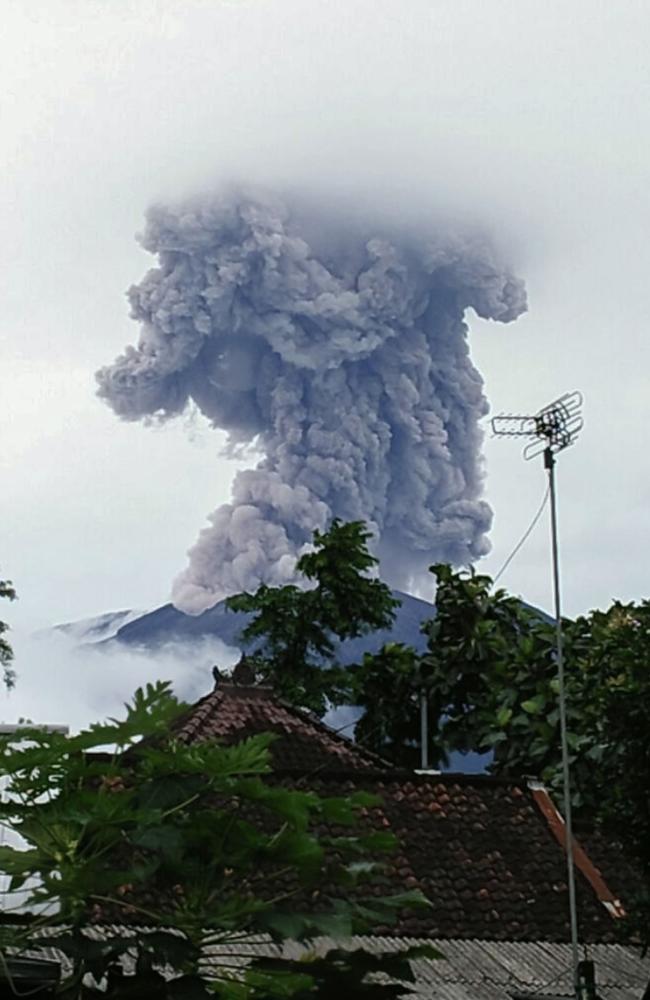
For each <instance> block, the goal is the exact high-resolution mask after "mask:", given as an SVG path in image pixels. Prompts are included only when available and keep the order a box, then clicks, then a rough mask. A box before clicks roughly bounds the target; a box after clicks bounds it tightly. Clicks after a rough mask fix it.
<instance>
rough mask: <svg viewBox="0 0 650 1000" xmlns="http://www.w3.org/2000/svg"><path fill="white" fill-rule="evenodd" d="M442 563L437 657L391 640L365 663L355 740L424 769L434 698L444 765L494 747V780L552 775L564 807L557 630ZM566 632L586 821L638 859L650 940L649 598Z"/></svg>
mask: <svg viewBox="0 0 650 1000" xmlns="http://www.w3.org/2000/svg"><path fill="white" fill-rule="evenodd" d="M431 569H432V572H433V573H434V574H435V576H436V578H437V584H438V587H437V594H436V615H435V618H434V619H433V620H432V621H430V622H427V623H426V624H425V625H424V626H423V631H424V632H425V634H426V635H427V639H428V642H427V651H426V653H425V654H424V655H423V656H417V655H416V654H415V653H414V652H413V650H409V649H405V648H403V647H399V646H392V647H391V646H387V647H385V648H384V649H383V650H382V651H381V653H380V654H379V655H378V656H372V657H371V656H368V657H366V658H365V661H364V664H363V665H362V668H361V670H360V671H359V673H358V675H357V689H358V699H357V700H358V702H359V703H360V704H362V705H363V706H364V707H365V709H366V714H365V715H364V717H363V718H362V719H361V721H360V722H359V723H358V725H357V738H358V739H361V740H363V741H364V742H365V743H366V745H369V746H371V747H372V749H374V750H375V751H377V752H378V753H381V754H383V755H384V756H388V757H389V758H391V759H393V760H395V761H396V762H397V763H405V764H410V765H416V764H417V760H418V755H419V738H420V735H419V712H418V701H419V697H420V693H421V692H422V691H425V692H426V694H427V698H428V708H429V733H430V738H431V746H430V753H431V756H432V758H434V759H435V757H436V756H437V757H438V759H440V760H445V758H446V757H447V755H448V754H449V753H450V752H452V751H475V752H481V751H486V750H492V751H494V757H493V763H492V765H491V768H490V769H491V770H492V771H493V772H495V773H498V774H501V775H506V774H512V775H515V776H518V777H519V776H521V775H526V774H527V775H535V776H537V777H540V778H542V779H543V780H544V781H545V783H546V784H547V785H548V786H549V788H550V789H551V791H552V792H553V793H554V795H555V797H556V799H558V801H561V798H562V777H561V775H562V769H561V756H560V718H559V706H558V679H557V663H556V658H555V639H556V637H555V624H554V623H553V622H551V621H549V620H548V619H546V618H544V617H543V616H541V615H540V614H539V613H537V612H534V611H532V610H531V609H529V608H527V607H526V606H525V605H523V604H522V603H521V602H520V601H518V600H516V599H515V598H513V597H511V596H509V595H507V594H506V592H505V591H503V590H493V589H492V581H491V579H490V577H489V576H481V575H479V574H477V573H476V572H475V571H474V570H468V571H462V572H454V571H452V570H451V569H450V567H449V566H445V565H436V566H433V567H432V568H431ZM563 636H564V651H565V661H566V662H565V685H566V704H567V729H568V744H569V760H570V765H571V782H572V799H573V805H574V810H575V815H576V819H577V821H578V823H580V822H583V823H588V824H590V825H594V824H595V825H599V826H601V827H602V828H603V829H604V830H605V831H606V832H607V834H608V836H609V837H610V839H611V838H613V839H614V840H615V841H618V842H619V843H620V844H621V845H622V847H623V849H624V852H625V854H626V855H627V857H628V858H631V859H633V860H634V862H635V864H636V865H637V868H638V871H639V874H640V875H641V879H640V881H639V887H640V891H639V900H638V901H637V906H636V918H637V926H638V928H639V929H640V932H641V933H642V934H643V935H644V936H645V937H646V939H647V940H650V902H648V901H649V900H650V740H648V733H650V601H642V602H640V603H638V604H634V603H631V604H622V603H620V602H618V601H616V602H614V603H613V604H612V606H611V607H610V608H609V609H608V610H607V611H593V612H591V613H590V614H588V615H585V616H582V617H580V618H578V619H577V620H576V621H571V620H568V619H565V620H564V621H563Z"/></svg>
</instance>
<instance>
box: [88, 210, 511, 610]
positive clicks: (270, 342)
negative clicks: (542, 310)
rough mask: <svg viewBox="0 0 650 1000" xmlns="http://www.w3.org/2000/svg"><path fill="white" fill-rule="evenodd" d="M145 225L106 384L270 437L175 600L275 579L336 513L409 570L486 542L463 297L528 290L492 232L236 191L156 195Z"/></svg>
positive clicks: (210, 597) (205, 598)
mask: <svg viewBox="0 0 650 1000" xmlns="http://www.w3.org/2000/svg"><path fill="white" fill-rule="evenodd" d="M142 243H143V245H144V247H145V248H146V249H147V250H149V251H151V252H152V253H154V254H157V255H158V266H157V267H156V268H154V269H153V270H151V271H149V272H148V274H147V275H146V276H145V278H144V279H143V281H142V282H141V283H140V284H139V285H136V286H135V287H133V288H132V289H131V291H130V293H129V294H130V300H131V305H132V315H133V317H134V318H135V319H136V320H138V321H139V322H140V323H141V324H142V327H141V334H140V338H139V342H138V345H137V347H127V348H126V350H125V352H124V353H123V354H122V355H121V356H120V357H119V358H117V360H116V361H115V362H114V363H113V364H112V365H109V366H108V367H106V368H103V369H102V370H101V371H100V372H99V373H98V376H97V377H98V380H99V393H100V395H101V396H102V397H103V398H104V399H105V400H106V401H107V402H108V403H109V404H110V406H111V407H112V408H113V410H114V411H115V412H116V413H117V414H118V416H120V417H122V418H124V419H126V420H138V419H142V418H148V417H151V416H156V417H157V418H159V419H169V418H172V417H174V416H176V415H178V414H180V413H181V412H182V411H183V410H184V409H185V408H186V407H187V406H188V405H190V404H191V402H192V401H193V402H194V404H196V406H198V408H199V410H200V411H201V412H202V413H203V414H204V415H205V416H206V417H207V419H208V420H209V421H210V422H211V423H212V424H213V425H214V426H215V427H218V428H222V429H224V430H226V431H227V432H228V434H229V438H230V440H231V442H233V443H234V444H236V443H241V442H253V443H254V445H255V447H256V448H257V449H259V451H260V452H261V453H262V456H263V457H262V458H261V460H260V461H259V463H258V465H257V466H256V468H254V469H251V470H248V471H243V472H239V473H238V474H237V476H236V478H235V480H234V483H233V488H232V501H231V503H229V504H226V505H223V506H221V507H219V508H218V509H217V510H216V511H214V513H213V514H211V515H210V516H209V522H210V523H209V525H208V527H206V528H205V529H204V530H203V531H202V532H201V533H200V535H199V538H198V540H197V542H196V543H195V545H194V546H193V548H192V549H191V550H190V552H189V565H188V567H187V569H186V570H185V571H184V572H183V573H182V574H181V575H180V576H179V577H178V579H177V580H176V582H175V585H174V592H173V596H174V602H175V604H176V605H177V606H178V607H180V608H181V609H183V610H185V611H188V612H191V613H198V612H200V611H202V610H203V609H205V608H206V607H209V606H211V605H212V604H214V603H215V602H216V601H218V600H220V599H221V598H222V597H224V596H225V595H228V594H231V593H234V592H238V591H241V590H250V589H252V588H255V587H256V586H257V585H258V583H259V582H260V581H264V582H266V583H268V584H278V583H283V582H286V581H287V580H289V579H291V578H292V573H293V567H294V563H295V559H296V556H297V555H298V554H299V553H300V552H301V551H303V550H304V547H305V546H306V545H307V544H308V542H309V539H310V537H311V534H312V531H313V529H314V528H323V527H325V526H326V525H327V524H328V522H329V521H330V520H331V519H332V517H335V516H336V517H340V518H343V519H345V520H351V519H363V520H365V521H366V522H368V523H369V524H370V526H371V527H372V528H373V530H374V531H375V533H376V549H377V552H378V554H379V556H380V558H381V561H382V576H383V577H384V579H386V580H387V581H388V582H390V583H392V584H393V585H395V586H401V587H402V588H403V589H409V588H410V589H413V588H414V587H415V588H417V585H418V580H422V579H423V578H424V575H425V574H426V568H427V566H428V565H429V563H430V562H431V561H434V560H444V561H450V562H452V563H455V564H463V563H467V562H469V561H472V560H474V559H476V558H477V557H479V556H481V555H483V554H484V553H485V552H486V551H487V550H488V548H489V543H488V540H487V536H486V533H487V531H488V529H489V527H490V521H491V512H490V509H489V507H488V506H487V504H486V503H485V502H484V501H482V500H481V499H480V494H481V487H482V472H481V455H480V447H481V439H482V435H481V430H480V428H479V420H480V418H481V417H482V416H483V415H484V414H485V413H486V412H487V402H486V399H485V396H484V394H483V386H482V380H481V377H480V375H479V374H478V372H477V371H476V369H475V368H474V366H473V364H472V362H471V360H470V357H469V352H468V344H467V327H466V324H465V322H464V314H465V311H466V310H467V309H468V308H469V307H471V308H473V309H474V310H475V311H476V312H477V313H478V314H479V315H480V316H482V317H486V318H491V319H495V320H500V321H502V322H508V321H510V320H513V319H515V318H516V317H517V316H518V315H519V314H520V313H521V312H522V311H523V310H524V309H525V305H526V302H525V293H524V288H523V285H522V283H521V281H519V280H518V279H517V278H515V277H513V275H512V274H511V272H510V271H509V270H508V269H507V268H506V267H504V266H503V265H502V264H501V262H500V261H499V260H498V259H497V257H496V255H495V252H494V250H493V249H492V247H491V246H490V245H489V243H487V242H486V241H485V240H484V239H483V238H481V237H477V236H460V235H458V234H457V233H455V234H450V233H449V232H448V231H440V232H435V231H434V232H428V233H426V234H424V235H423V234H422V233H418V234H414V233H413V231H410V232H406V233H401V234H400V233H399V232H397V230H396V228H395V227H394V226H388V225H382V224H378V225H376V226H371V225H369V224H367V223H361V222H356V223H355V224H354V225H353V224H351V223H350V222H349V220H346V219H344V218H343V217H341V219H340V220H339V221H338V222H337V220H336V218H335V217H332V216H330V217H328V218H327V219H325V218H324V217H323V218H321V219H318V217H317V216H316V215H314V214H313V213H312V214H311V215H310V214H309V213H305V211H304V210H301V211H298V210H293V211H292V210H291V208H290V207H289V206H288V205H287V204H285V203H283V202H281V201H279V200H276V199H273V198H270V197H266V196H258V195H255V196H250V195H242V194H233V193H232V192H231V193H227V194H224V195H221V196H216V197H211V198H207V199H202V200H200V201H194V202H190V203H185V204H183V205H180V206H176V207H172V208H170V207H155V208H153V209H151V210H150V211H149V213H148V217H147V227H146V232H145V234H144V236H143V237H142Z"/></svg>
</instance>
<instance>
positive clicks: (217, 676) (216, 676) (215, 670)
mask: <svg viewBox="0 0 650 1000" xmlns="http://www.w3.org/2000/svg"><path fill="white" fill-rule="evenodd" d="M212 676H213V677H214V687H215V690H216V689H217V688H218V687H219V684H220V682H221V671H220V670H219V667H217V666H214V667H213V668H212Z"/></svg>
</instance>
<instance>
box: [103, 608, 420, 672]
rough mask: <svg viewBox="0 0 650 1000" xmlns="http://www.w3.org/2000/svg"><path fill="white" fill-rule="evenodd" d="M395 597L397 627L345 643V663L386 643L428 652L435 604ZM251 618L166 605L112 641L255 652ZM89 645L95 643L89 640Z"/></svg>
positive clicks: (123, 629)
mask: <svg viewBox="0 0 650 1000" xmlns="http://www.w3.org/2000/svg"><path fill="white" fill-rule="evenodd" d="M393 596H394V597H396V598H397V599H398V600H399V601H401V604H400V606H399V607H398V608H397V610H396V614H395V621H394V623H393V627H392V628H391V629H390V630H388V629H384V630H382V631H379V632H373V633H371V634H370V635H367V636H362V637H361V638H359V639H351V640H348V641H347V642H344V643H342V645H341V647H340V657H341V660H342V662H343V663H355V662H358V661H359V660H360V659H361V657H362V656H363V654H364V653H366V652H376V651H377V650H379V649H380V648H381V646H383V645H384V643H386V642H402V643H405V644H407V645H410V646H414V647H415V648H416V649H422V650H423V649H424V648H425V645H426V644H425V641H424V636H423V635H422V633H421V631H420V627H421V625H422V622H424V621H427V620H428V619H429V618H431V617H432V615H433V614H434V613H435V609H434V607H433V605H432V604H429V603H428V602H427V601H422V600H420V599H419V598H417V597H412V596H411V595H410V594H404V593H401V592H400V591H393ZM249 618H250V616H249V615H246V614H243V613H242V612H236V611H229V610H228V609H227V608H226V602H225V601H220V602H219V604H216V605H215V606H214V607H212V608H208V610H207V611H204V612H203V614H200V615H196V616H192V615H186V614H184V613H183V612H182V611H179V610H178V609H177V608H175V607H174V606H173V604H164V605H163V606H162V607H160V608H156V609H155V611H151V612H149V613H148V614H144V615H141V616H140V617H138V618H136V619H134V620H132V621H129V622H127V623H125V624H124V625H122V626H121V627H120V628H118V630H117V632H116V633H115V635H113V636H112V637H111V638H110V639H109V640H108V641H110V642H111V644H118V643H119V644H125V645H129V646H138V647H145V648H147V649H151V650H154V649H159V648H161V647H163V646H166V645H168V644H172V643H179V642H182V643H187V642H192V641H196V640H198V639H205V638H217V639H220V640H221V641H222V642H224V643H225V644H226V645H227V646H235V647H239V648H242V649H243V648H251V647H250V645H248V646H246V645H245V644H243V643H242V642H241V639H240V634H241V632H242V629H243V628H244V627H245V625H246V623H247V622H248V620H249ZM86 641H93V640H92V639H86Z"/></svg>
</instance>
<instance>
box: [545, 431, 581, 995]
mask: <svg viewBox="0 0 650 1000" xmlns="http://www.w3.org/2000/svg"><path fill="white" fill-rule="evenodd" d="M544 468H545V469H546V470H547V472H548V484H549V498H550V502H551V549H552V553H553V596H554V602H555V649H556V658H557V680H558V701H559V709H560V743H561V748H562V784H563V792H564V828H565V834H566V866H567V882H568V884H569V920H570V925H571V966H572V971H573V985H574V989H575V994H576V997H579V996H580V993H579V990H580V982H579V978H578V963H579V961H580V956H579V951H578V909H577V905H576V882H575V869H574V861H573V821H572V810H571V783H570V780H571V779H570V768H569V742H568V738H567V712H566V690H565V686H564V642H563V636H562V607H561V597H560V557H559V546H558V529H557V496H556V491H555V456H554V454H553V451H552V450H551V448H550V447H548V448H547V449H546V450H545V452H544Z"/></svg>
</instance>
